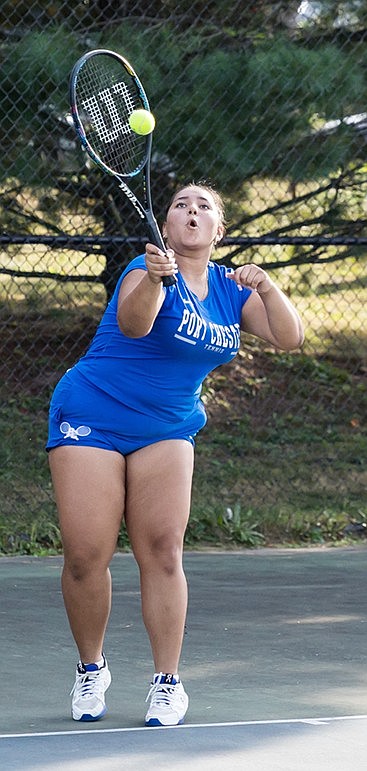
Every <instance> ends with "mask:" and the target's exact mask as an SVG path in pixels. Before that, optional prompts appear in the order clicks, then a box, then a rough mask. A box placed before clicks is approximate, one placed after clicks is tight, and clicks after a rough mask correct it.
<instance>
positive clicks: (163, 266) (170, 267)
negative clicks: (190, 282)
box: [145, 244, 178, 284]
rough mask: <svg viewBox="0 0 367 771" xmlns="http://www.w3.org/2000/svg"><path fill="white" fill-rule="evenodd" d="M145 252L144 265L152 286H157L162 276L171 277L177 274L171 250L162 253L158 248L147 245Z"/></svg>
mask: <svg viewBox="0 0 367 771" xmlns="http://www.w3.org/2000/svg"><path fill="white" fill-rule="evenodd" d="M145 250H146V251H145V264H146V267H147V271H148V276H149V278H150V280H151V282H152V283H153V284H159V282H160V281H162V278H163V276H173V275H174V274H175V273H177V270H178V268H177V264H176V261H175V255H174V252H173V250H172V249H167V251H166V252H162V250H161V249H159V247H158V246H154V244H147V245H146V247H145Z"/></svg>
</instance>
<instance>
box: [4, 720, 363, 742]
mask: <svg viewBox="0 0 367 771" xmlns="http://www.w3.org/2000/svg"><path fill="white" fill-rule="evenodd" d="M340 720H367V715H342V716H339V717H297V718H288V719H285V718H284V719H282V720H240V721H238V722H232V723H191V724H190V723H185V725H177V726H137V727H135V728H89V729H88V728H87V727H86V728H84V730H79V731H78V730H75V731H72V730H70V731H45V732H41V733H24V734H0V739H29V738H32V737H38V738H45V737H48V736H82V735H88V736H89V734H120V733H130V732H136V731H143V732H144V733H146V732H147V731H172V730H175V731H184V730H185V729H186V730H187V729H190V728H229V727H231V726H254V725H287V724H288V723H305V724H308V725H326V724H328V723H334V722H336V721H340Z"/></svg>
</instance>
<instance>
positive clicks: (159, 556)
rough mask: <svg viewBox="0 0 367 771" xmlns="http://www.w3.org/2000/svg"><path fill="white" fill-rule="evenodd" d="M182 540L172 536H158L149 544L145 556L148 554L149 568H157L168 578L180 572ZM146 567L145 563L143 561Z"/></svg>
mask: <svg viewBox="0 0 367 771" xmlns="http://www.w3.org/2000/svg"><path fill="white" fill-rule="evenodd" d="M182 549H183V544H182V539H181V538H178V537H176V536H172V535H160V536H157V537H156V538H155V539H153V540H152V541H151V543H150V547H149V549H147V550H146V554H145V556H146V555H147V553H148V554H149V567H150V568H153V569H155V568H157V567H158V568H159V570H160V571H162V572H163V573H165V574H166V575H168V576H172V575H175V574H176V573H178V572H180V571H181V570H182ZM144 563H145V565H146V561H145V560H144Z"/></svg>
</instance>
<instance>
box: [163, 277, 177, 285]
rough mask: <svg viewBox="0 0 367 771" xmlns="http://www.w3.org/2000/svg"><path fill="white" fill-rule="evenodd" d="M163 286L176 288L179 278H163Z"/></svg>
mask: <svg viewBox="0 0 367 771" xmlns="http://www.w3.org/2000/svg"><path fill="white" fill-rule="evenodd" d="M162 284H163V286H175V284H177V278H176V276H163V278H162Z"/></svg>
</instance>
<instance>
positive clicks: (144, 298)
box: [117, 244, 175, 337]
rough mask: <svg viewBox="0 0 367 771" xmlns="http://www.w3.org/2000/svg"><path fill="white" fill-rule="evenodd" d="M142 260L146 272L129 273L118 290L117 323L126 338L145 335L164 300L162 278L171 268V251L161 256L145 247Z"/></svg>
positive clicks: (159, 253)
mask: <svg viewBox="0 0 367 771" xmlns="http://www.w3.org/2000/svg"><path fill="white" fill-rule="evenodd" d="M145 257H146V259H145V262H146V266H147V270H140V269H136V270H132V271H131V272H130V273H128V274H127V276H125V278H124V280H123V282H122V284H121V287H120V292H119V298H118V305H117V322H118V325H119V328H120V330H121V332H122V333H123V334H124V335H126V336H127V337H145V335H147V334H149V332H150V330H151V329H152V326H153V324H154V322H155V320H156V318H157V315H158V313H159V311H160V309H161V307H162V304H163V301H164V298H165V293H164V289H163V285H162V276H163V275H167V274H168V269H170V270H171V272H172V271H173V269H174V267H175V262H174V257H173V252H171V250H169V253H167V254H164V252H161V251H160V250H159V249H158V248H157V247H156V246H153V245H152V244H147V246H146V255H145Z"/></svg>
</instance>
